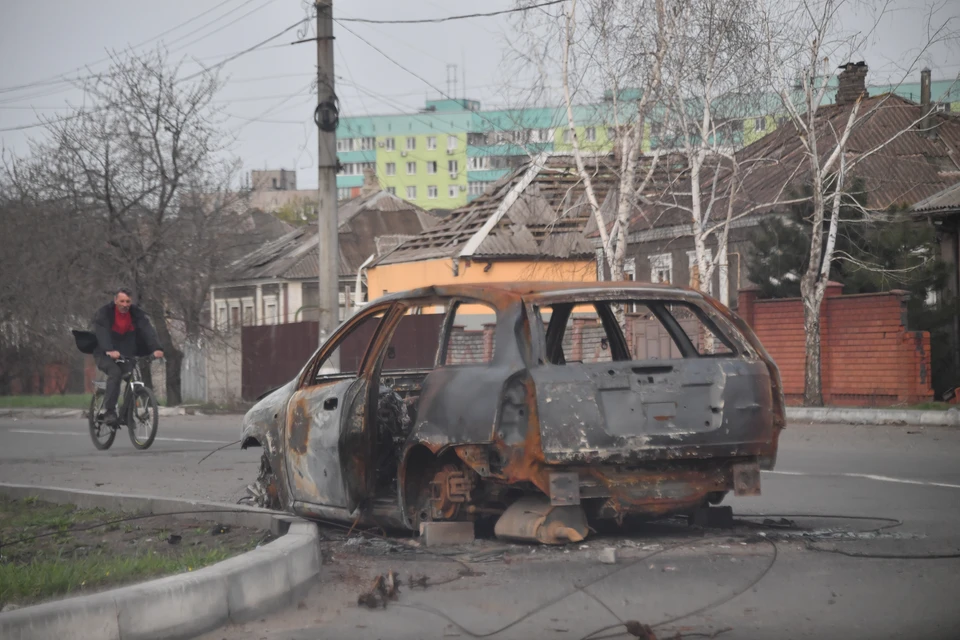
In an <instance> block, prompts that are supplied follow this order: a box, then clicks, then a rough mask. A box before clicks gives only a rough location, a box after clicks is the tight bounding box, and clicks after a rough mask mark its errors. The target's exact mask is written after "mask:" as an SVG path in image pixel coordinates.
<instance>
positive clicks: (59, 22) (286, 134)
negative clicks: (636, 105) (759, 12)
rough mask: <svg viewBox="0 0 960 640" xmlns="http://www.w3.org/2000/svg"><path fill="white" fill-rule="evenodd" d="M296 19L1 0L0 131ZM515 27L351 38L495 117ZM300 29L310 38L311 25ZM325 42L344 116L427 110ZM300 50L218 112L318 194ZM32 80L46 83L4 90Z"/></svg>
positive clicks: (263, 8)
mask: <svg viewBox="0 0 960 640" xmlns="http://www.w3.org/2000/svg"><path fill="white" fill-rule="evenodd" d="M928 4H929V3H928V2H927V1H925V0H898V1H897V3H896V10H895V11H894V12H892V13H890V14H889V15H888V16H887V17H886V18H885V19H884V20H883V21H882V23H881V25H880V28H879V30H878V32H877V34H876V36H875V37H874V38H873V39H872V40H871V42H870V43H869V44H868V45H867V46H866V47H865V48H864V50H863V51H862V55H860V56H856V57H857V59H863V60H866V61H867V63H868V64H869V66H870V74H871V76H870V78H869V80H870V81H871V82H878V81H880V80H881V79H883V76H884V75H885V74H895V73H896V71H897V67H898V65H904V64H909V63H910V62H912V60H913V59H914V58H915V57H916V48H917V46H918V45H919V44H920V43H922V42H924V41H925V40H926V37H925V28H926V24H925V10H924V8H925V7H927V6H928ZM512 6H515V2H514V0H485V1H484V2H477V1H476V0H420V1H417V2H413V1H411V0H405V1H400V0H352V1H351V2H345V1H344V0H338V1H337V2H336V3H335V15H336V16H337V17H375V18H378V19H411V18H424V17H440V16H447V15H454V14H463V13H473V12H477V11H484V12H487V11H496V10H498V9H505V8H510V7H512ZM859 6H860V7H862V6H864V5H863V4H861V5H859ZM552 9H553V10H556V8H555V7H554V8H552ZM305 14H306V9H305V8H304V4H303V2H302V1H301V0H226V1H224V0H164V1H163V2H144V1H142V0H83V1H82V2H76V1H68V0H31V1H29V2H27V1H14V0H3V1H2V4H0V60H2V61H3V62H2V64H0V129H9V128H11V127H21V126H27V125H31V124H34V123H36V122H37V119H38V117H37V114H38V113H42V114H44V115H51V116H53V115H56V114H58V113H60V114H63V113H68V112H69V111H68V110H67V109H65V107H66V106H67V103H68V102H71V103H73V104H77V103H79V102H80V100H82V97H83V96H82V93H80V92H79V91H78V90H76V89H75V88H72V87H71V85H70V84H69V83H67V82H64V81H62V80H59V81H58V76H64V75H65V76H66V77H68V78H69V77H75V76H77V75H83V74H84V73H85V71H84V70H83V69H82V67H83V66H89V67H90V68H91V69H92V70H94V71H102V70H104V69H105V68H106V66H107V63H106V62H104V61H103V58H104V57H105V55H106V54H107V52H108V51H110V50H122V49H124V48H127V47H131V46H133V47H137V46H138V45H142V46H141V48H150V47H154V46H156V45H157V44H158V43H160V42H162V43H164V44H165V45H166V47H167V48H168V49H169V51H170V52H171V57H172V58H173V59H175V60H181V59H182V60H183V64H184V65H185V69H187V70H188V71H194V70H198V69H200V64H201V63H203V64H206V65H209V64H213V63H216V62H217V61H218V59H220V58H223V57H224V56H226V55H229V54H232V53H236V52H238V51H241V50H243V49H245V48H247V47H250V46H252V45H254V44H256V43H257V42H260V41H261V40H264V39H266V38H267V37H269V36H271V35H274V34H276V33H277V32H279V31H281V30H282V29H283V28H285V27H287V26H289V25H291V24H293V23H294V22H295V21H297V20H298V19H300V18H302V17H304V16H305ZM951 16H952V17H953V18H954V19H955V20H957V21H958V23H960V0H946V2H945V3H943V5H942V7H941V9H940V10H939V12H938V14H937V21H938V22H942V20H946V19H947V18H948V17H951ZM844 21H845V26H846V27H847V28H848V29H857V28H865V26H866V20H864V19H863V18H862V17H860V16H858V15H857V5H852V6H851V8H850V10H848V11H846V12H845V14H844ZM513 24H514V21H512V20H511V19H509V18H506V17H502V16H501V17H494V18H476V19H470V20H461V21H456V22H448V23H442V24H430V25H367V24H356V23H351V24H349V25H348V26H349V28H350V29H353V30H355V31H356V32H357V33H358V34H359V35H361V36H363V37H364V38H366V39H367V40H369V41H370V42H371V43H373V44H374V45H376V46H377V47H379V48H380V49H382V50H383V51H384V52H385V53H387V54H388V55H389V56H390V57H391V58H392V59H394V60H395V61H397V62H398V63H400V64H401V65H403V66H404V67H406V68H408V69H409V70H410V71H412V72H415V73H416V74H417V75H419V76H421V77H422V78H424V79H425V80H427V81H429V82H430V83H431V84H432V85H433V87H435V88H437V89H439V90H441V91H443V92H447V90H448V84H447V74H448V69H447V65H448V64H451V65H453V64H455V65H457V70H456V76H457V88H456V94H457V95H463V94H464V93H466V94H467V95H468V97H470V98H474V99H478V100H480V101H481V102H482V104H483V106H484V107H492V106H503V105H507V104H510V103H511V102H512V101H513V100H514V98H513V97H512V96H511V95H510V91H511V90H515V89H517V88H518V87H517V85H518V84H522V81H520V80H518V79H517V78H515V77H504V75H506V74H504V73H503V71H502V69H503V68H504V66H503V59H504V55H505V53H507V51H508V49H509V47H508V45H507V43H508V42H514V43H517V42H519V43H522V41H523V36H522V35H518V34H517V33H516V32H515V31H514V30H513ZM178 25H182V26H179V27H178ZM935 26H939V25H935ZM956 27H960V24H957V25H956ZM310 28H311V34H312V29H313V25H312V24H311V27H310ZM167 31H169V33H166V34H165V35H162V36H161V34H164V32H167ZM191 32H193V33H191ZM335 34H336V49H335V58H336V66H337V75H338V80H337V82H338V87H337V93H338V95H339V96H340V99H341V102H342V112H343V114H344V115H348V116H350V115H353V116H358V115H367V114H377V113H396V112H398V111H401V110H412V109H416V108H418V107H421V106H423V101H424V99H425V98H428V97H429V98H434V97H440V96H439V94H438V92H437V91H436V90H434V89H433V88H431V87H429V86H427V85H425V84H424V82H423V81H421V80H419V79H417V78H416V77H414V76H413V75H411V74H409V73H407V72H405V71H403V70H401V69H400V68H398V67H397V66H395V65H393V64H392V63H391V62H389V61H388V60H387V59H386V58H385V57H384V56H382V55H381V54H380V53H378V52H377V51H375V50H374V49H372V48H371V47H370V46H369V45H368V44H366V43H364V42H362V41H361V40H360V39H358V38H357V37H355V36H354V35H352V34H350V33H348V32H347V31H346V30H345V29H344V28H343V27H341V26H339V25H338V26H336V27H335ZM158 36H161V37H160V38H158ZM297 38H298V36H297V33H296V30H292V31H290V32H289V33H288V34H286V35H285V36H284V37H282V38H279V39H277V40H274V41H273V42H272V43H271V44H276V45H281V46H273V47H271V48H264V49H261V50H257V51H255V52H253V53H250V54H248V55H244V56H242V57H240V58H238V59H237V60H235V61H234V62H231V63H230V64H228V65H226V67H225V68H224V74H225V75H228V76H229V77H230V81H229V82H228V83H227V86H226V87H225V88H224V90H223V92H222V94H221V95H220V96H219V97H218V101H220V102H221V103H222V105H223V107H224V110H225V111H226V113H228V114H229V115H230V117H231V119H230V120H229V122H230V125H231V126H232V127H233V128H234V130H235V131H236V134H237V137H238V143H237V146H236V148H235V149H234V152H235V153H236V154H238V155H239V156H240V157H241V158H242V159H243V162H244V166H245V167H246V168H247V169H250V168H261V167H265V166H266V167H280V166H282V167H285V168H291V167H294V166H295V167H296V168H297V170H298V176H297V181H298V185H299V186H300V187H302V188H303V187H313V186H315V185H316V164H315V158H316V150H315V147H316V134H315V127H314V125H313V124H312V119H311V118H312V110H313V109H312V106H313V101H314V98H313V96H312V94H311V92H310V90H309V88H308V87H309V83H310V81H311V79H312V77H313V75H314V73H315V71H314V70H315V64H316V49H315V45H314V44H313V43H304V44H297V45H288V44H286V43H289V42H292V41H293V40H296V39H297ZM198 61H199V62H198ZM923 62H924V64H926V65H928V66H930V67H931V68H932V69H933V76H934V78H935V79H938V78H955V77H956V76H957V74H958V72H960V53H958V51H957V50H956V49H955V48H947V47H939V48H937V49H936V50H934V51H932V52H930V53H929V54H928V55H927V56H926V57H925V58H924V59H923ZM838 63H839V61H838ZM450 73H453V72H452V71H451V72H450ZM464 75H465V76H466V90H464ZM37 82H45V83H44V84H36V85H34V86H31V87H25V88H21V89H15V90H12V89H11V88H12V87H16V86H18V85H23V84H28V83H37ZM451 91H452V90H451ZM514 103H515V102H514ZM41 133H42V129H40V128H28V129H22V130H17V131H0V144H2V146H3V148H4V149H5V150H6V151H7V152H9V151H11V150H12V151H14V152H16V153H24V152H26V142H27V140H28V138H29V137H30V136H37V135H40V134H41Z"/></svg>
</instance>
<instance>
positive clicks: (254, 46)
mask: <svg viewBox="0 0 960 640" xmlns="http://www.w3.org/2000/svg"><path fill="white" fill-rule="evenodd" d="M308 20H310V18H300V19H299V20H297V21H296V22H294V23H293V24H292V25H290V26H289V27H285V28H284V29H283V30H281V31H279V32H278V33H275V34H274V35H272V36H270V37H269V38H266V39H264V40H261V41H260V42H258V43H257V44H255V45H253V46H252V47H247V48H246V49H244V50H243V51H239V52H237V53H235V54H233V55H231V56H229V57H227V58H224V59H223V60H222V61H220V62H218V63H217V64H215V65H213V66H211V67H205V68H204V69H203V70H202V71H198V72H197V73H194V74H191V75H189V76H187V77H185V78H183V80H185V81H186V80H192V79H193V78H196V77H197V76H199V75H203V74H204V73H208V72H209V71H212V70H214V69H221V68H223V66H224V65H226V64H228V63H230V62H233V61H234V60H236V59H237V58H239V57H240V56H243V55H246V54H248V53H250V52H251V51H254V50H256V49H259V48H260V47H262V46H263V45H265V44H267V43H268V42H272V41H274V40H276V39H277V38H279V37H280V36H282V35H283V34H285V33H287V32H288V31H291V30H293V29H295V28H297V27H299V26H300V25H302V24H303V23H304V22H306V21H308Z"/></svg>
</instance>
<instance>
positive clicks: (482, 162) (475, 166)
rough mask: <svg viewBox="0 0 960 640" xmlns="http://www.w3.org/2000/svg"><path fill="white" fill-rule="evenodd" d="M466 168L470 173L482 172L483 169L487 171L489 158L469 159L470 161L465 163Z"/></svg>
mask: <svg viewBox="0 0 960 640" xmlns="http://www.w3.org/2000/svg"><path fill="white" fill-rule="evenodd" d="M467 168H468V169H469V170H470V171H482V170H483V169H489V168H490V157H489V156H482V157H474V158H470V159H469V160H468V161H467Z"/></svg>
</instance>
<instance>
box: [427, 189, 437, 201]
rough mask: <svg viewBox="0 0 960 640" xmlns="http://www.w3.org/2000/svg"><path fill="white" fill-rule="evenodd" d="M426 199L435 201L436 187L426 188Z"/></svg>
mask: <svg viewBox="0 0 960 640" xmlns="http://www.w3.org/2000/svg"><path fill="white" fill-rule="evenodd" d="M427 197H428V198H430V199H431V200H436V199H437V187H436V185H430V186H429V187H427Z"/></svg>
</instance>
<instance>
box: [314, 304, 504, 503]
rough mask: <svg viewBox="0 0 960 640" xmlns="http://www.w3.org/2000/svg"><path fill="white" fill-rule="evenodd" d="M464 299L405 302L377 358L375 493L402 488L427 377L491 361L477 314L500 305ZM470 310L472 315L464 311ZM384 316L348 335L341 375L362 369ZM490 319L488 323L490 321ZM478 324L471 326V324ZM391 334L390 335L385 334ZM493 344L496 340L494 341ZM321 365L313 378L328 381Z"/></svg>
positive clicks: (487, 314) (387, 494)
mask: <svg viewBox="0 0 960 640" xmlns="http://www.w3.org/2000/svg"><path fill="white" fill-rule="evenodd" d="M467 304H468V303H467V302H466V301H463V300H453V301H437V303H436V304H432V303H426V304H422V305H421V304H418V305H415V306H409V307H406V308H401V309H399V310H398V312H402V316H401V317H400V318H399V321H397V322H396V323H395V325H394V327H393V330H392V334H391V335H390V336H389V341H388V342H387V344H386V348H384V349H382V351H381V352H380V353H379V359H378V360H376V361H375V362H373V363H372V366H373V374H372V377H371V382H370V384H371V390H373V389H375V390H376V391H375V392H373V393H371V394H370V398H369V402H370V404H369V405H368V412H367V415H368V416H371V417H372V420H370V424H369V429H370V432H371V437H372V439H373V442H372V447H371V448H372V453H373V462H374V465H373V469H374V470H375V471H374V473H375V478H374V480H373V487H372V490H373V494H374V497H375V498H392V497H393V496H395V495H396V491H397V471H398V463H399V458H400V454H401V452H402V450H403V447H404V445H405V443H406V442H407V438H408V436H409V435H410V429H411V427H412V425H413V424H415V423H416V420H417V407H418V404H419V400H420V396H421V393H422V391H423V387H424V381H425V380H426V379H427V377H428V376H429V375H430V374H431V373H432V372H433V371H434V370H436V369H438V368H441V367H443V368H449V367H457V366H464V365H475V364H486V363H488V362H489V361H490V360H491V359H492V356H493V352H492V348H491V349H488V350H487V351H484V350H483V349H482V348H478V346H479V345H482V340H478V339H477V338H478V337H480V335H481V334H482V328H481V326H480V323H479V322H478V320H477V318H483V319H487V320H493V321H494V322H493V324H495V320H496V311H495V310H493V309H492V308H490V307H487V306H485V305H481V304H477V303H473V302H471V303H469V307H468V308H467V307H466V305H467ZM463 310H468V311H470V312H471V313H470V314H469V316H468V317H465V314H463V313H461V311H463ZM383 318H384V316H383V315H382V314H378V315H376V316H374V317H371V319H370V320H369V321H368V322H366V323H364V324H362V325H361V326H359V327H358V328H357V329H356V330H355V331H354V332H353V333H351V334H350V336H349V338H348V339H347V340H345V341H344V345H343V348H342V349H341V355H340V359H341V362H340V365H341V366H340V372H339V374H336V376H337V377H340V376H344V375H347V374H349V375H354V376H355V375H357V373H356V372H357V371H358V370H359V368H360V366H361V365H362V363H363V360H364V358H365V357H370V358H373V357H375V356H376V355H377V354H374V353H370V354H366V351H367V350H368V349H369V348H370V346H371V344H372V341H373V339H374V337H375V334H376V332H377V331H378V330H379V328H380V324H381V322H382V320H383ZM488 324H489V323H488ZM468 325H470V326H473V327H474V328H472V329H468V328H467V326H468ZM384 337H386V336H384ZM491 347H492V344H491ZM329 379H330V378H329V377H328V376H326V375H324V373H323V371H322V370H318V372H317V377H316V378H315V380H314V384H323V383H324V382H326V381H329Z"/></svg>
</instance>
